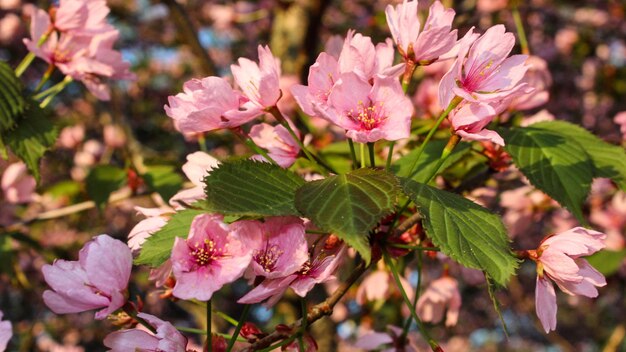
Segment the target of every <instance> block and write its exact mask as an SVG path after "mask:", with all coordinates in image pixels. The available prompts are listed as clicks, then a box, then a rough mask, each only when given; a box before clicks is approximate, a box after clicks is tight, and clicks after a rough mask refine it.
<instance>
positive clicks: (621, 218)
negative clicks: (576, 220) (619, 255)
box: [589, 191, 626, 251]
mask: <svg viewBox="0 0 626 352" xmlns="http://www.w3.org/2000/svg"><path fill="white" fill-rule="evenodd" d="M589 220H591V222H592V223H594V224H596V225H598V226H599V227H600V228H602V230H603V232H604V233H605V234H606V236H607V237H606V240H605V244H606V248H607V249H609V250H612V251H619V250H621V249H623V248H624V246H625V242H626V240H625V239H624V235H623V233H624V231H623V230H624V228H625V226H626V193H624V192H623V191H618V192H617V193H615V194H614V195H613V197H612V198H611V200H610V202H608V204H606V206H605V207H598V206H593V205H592V208H591V214H590V215H589Z"/></svg>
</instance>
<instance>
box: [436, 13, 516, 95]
mask: <svg viewBox="0 0 626 352" xmlns="http://www.w3.org/2000/svg"><path fill="white" fill-rule="evenodd" d="M505 31H506V30H505V28H504V25H496V26H493V27H491V28H489V29H488V30H487V32H485V34H483V35H482V36H480V37H479V38H478V39H476V40H475V41H472V40H471V39H473V38H472V34H473V33H472V31H471V30H470V32H468V34H466V36H465V37H464V38H469V39H468V40H461V42H462V44H461V45H460V47H459V54H458V58H457V60H456V61H455V63H454V65H453V66H452V67H451V68H450V70H449V71H448V73H446V74H445V75H444V77H443V79H442V80H441V83H440V85H439V103H440V104H441V106H448V105H449V104H450V102H451V101H452V99H453V98H454V97H455V96H459V97H461V98H463V99H465V100H467V101H470V102H486V101H494V100H502V99H504V98H506V97H512V96H514V95H516V94H518V95H519V94H522V93H525V92H526V88H527V85H526V84H525V83H521V80H522V78H523V77H524V74H525V73H526V70H527V69H528V67H527V66H525V65H524V62H525V61H526V59H527V56H526V55H513V56H511V57H508V58H507V55H509V53H510V52H511V49H513V46H514V45H515V36H514V35H513V34H512V33H506V32H505Z"/></svg>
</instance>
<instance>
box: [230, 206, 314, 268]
mask: <svg viewBox="0 0 626 352" xmlns="http://www.w3.org/2000/svg"><path fill="white" fill-rule="evenodd" d="M232 229H233V231H234V232H235V233H237V234H239V235H240V236H241V237H242V238H246V246H247V247H249V248H250V249H251V250H252V262H251V263H250V270H249V272H248V273H247V274H246V277H249V278H254V277H256V276H262V277H265V278H268V279H275V278H280V277H285V276H288V275H291V274H293V273H295V272H296V271H298V270H299V269H300V268H301V267H302V265H303V264H304V263H305V262H306V261H307V260H309V252H308V245H307V241H306V238H305V237H304V224H303V223H302V220H301V219H300V218H297V217H270V218H266V219H265V222H260V221H254V220H244V221H238V222H236V223H234V224H233V225H232Z"/></svg>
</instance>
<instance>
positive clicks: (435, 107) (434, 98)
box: [413, 77, 442, 118]
mask: <svg viewBox="0 0 626 352" xmlns="http://www.w3.org/2000/svg"><path fill="white" fill-rule="evenodd" d="M438 98H439V81H438V80H436V79H433V78H430V77H428V78H425V79H424V80H422V81H421V82H420V84H419V86H418V87H417V91H416V92H415V96H413V101H414V102H415V105H416V107H417V109H418V114H417V116H418V118H428V117H436V116H437V115H438V114H439V113H441V110H442V109H441V106H440V105H439V99H438Z"/></svg>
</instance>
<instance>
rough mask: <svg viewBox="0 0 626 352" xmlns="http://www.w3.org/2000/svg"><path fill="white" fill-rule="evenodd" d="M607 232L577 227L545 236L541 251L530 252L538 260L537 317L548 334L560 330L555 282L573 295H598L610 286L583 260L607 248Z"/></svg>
mask: <svg viewBox="0 0 626 352" xmlns="http://www.w3.org/2000/svg"><path fill="white" fill-rule="evenodd" d="M605 239H606V235H605V234H603V233H600V232H597V231H593V230H589V229H585V228H583V227H575V228H573V229H570V230H568V231H565V232H561V233H558V234H556V235H553V236H549V237H547V238H546V239H544V240H543V241H542V242H541V244H540V245H539V248H537V250H533V251H528V254H529V256H530V258H531V259H532V260H534V261H535V262H536V263H537V287H536V290H535V301H536V302H535V305H536V310H537V316H538V317H539V320H540V321H541V324H542V325H543V328H544V329H545V331H546V333H547V332H549V331H550V330H555V329H556V312H557V304H556V293H555V291H554V285H553V284H552V282H553V281H554V282H555V283H556V284H557V286H558V287H559V288H560V289H561V291H563V292H565V293H567V294H569V295H571V296H575V295H580V296H585V297H591V298H593V297H597V296H598V289H597V288H596V287H602V286H605V285H606V280H605V278H604V276H603V275H602V274H600V273H599V272H598V271H597V270H596V269H594V268H593V267H592V266H591V265H589V263H588V262H587V261H586V260H585V259H582V258H581V257H583V256H588V255H591V254H594V253H596V252H597V251H599V250H601V249H602V248H604V247H605V243H604V240H605Z"/></svg>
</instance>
